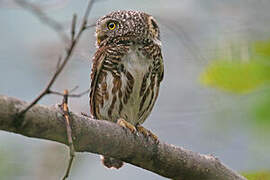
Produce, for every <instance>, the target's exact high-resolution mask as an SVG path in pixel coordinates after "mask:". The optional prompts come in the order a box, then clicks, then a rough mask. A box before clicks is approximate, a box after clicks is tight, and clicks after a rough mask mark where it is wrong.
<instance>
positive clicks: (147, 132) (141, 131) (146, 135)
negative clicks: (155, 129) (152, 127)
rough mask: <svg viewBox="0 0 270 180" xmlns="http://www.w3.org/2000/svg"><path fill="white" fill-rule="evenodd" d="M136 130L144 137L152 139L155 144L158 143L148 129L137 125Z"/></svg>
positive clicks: (156, 138)
mask: <svg viewBox="0 0 270 180" xmlns="http://www.w3.org/2000/svg"><path fill="white" fill-rule="evenodd" d="M136 128H137V130H138V132H140V133H142V134H143V135H144V136H145V137H150V138H152V139H153V140H154V142H155V143H156V144H158V143H159V140H158V137H157V136H156V135H155V134H154V133H152V132H151V131H149V130H148V129H146V128H144V127H143V126H141V125H137V126H136Z"/></svg>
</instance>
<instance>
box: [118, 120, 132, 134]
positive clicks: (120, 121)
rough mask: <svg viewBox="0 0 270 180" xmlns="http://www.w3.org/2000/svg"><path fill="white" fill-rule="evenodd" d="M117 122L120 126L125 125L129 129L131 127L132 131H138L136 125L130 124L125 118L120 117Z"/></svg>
mask: <svg viewBox="0 0 270 180" xmlns="http://www.w3.org/2000/svg"><path fill="white" fill-rule="evenodd" d="M117 124H118V125H119V126H122V127H124V128H127V129H129V130H130V131H131V132H132V133H134V134H135V133H136V128H135V126H134V125H132V124H130V123H129V122H127V121H126V120H124V119H122V118H120V119H118V120H117Z"/></svg>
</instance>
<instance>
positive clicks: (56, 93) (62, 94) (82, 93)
mask: <svg viewBox="0 0 270 180" xmlns="http://www.w3.org/2000/svg"><path fill="white" fill-rule="evenodd" d="M71 91H72V90H70V92H71ZM89 91H90V89H87V90H85V91H83V92H81V93H78V94H69V95H68V97H76V98H78V97H81V96H83V95H85V94H87V93H88V92H89ZM50 94H55V95H59V96H65V94H64V93H60V92H57V91H50Z"/></svg>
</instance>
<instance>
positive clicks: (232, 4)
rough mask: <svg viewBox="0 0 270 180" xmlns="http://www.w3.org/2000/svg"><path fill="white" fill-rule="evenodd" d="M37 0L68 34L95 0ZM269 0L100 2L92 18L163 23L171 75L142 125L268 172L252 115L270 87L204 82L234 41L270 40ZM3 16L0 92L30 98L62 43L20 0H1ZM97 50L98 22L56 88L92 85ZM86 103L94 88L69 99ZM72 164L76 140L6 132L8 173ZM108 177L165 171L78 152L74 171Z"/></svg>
mask: <svg viewBox="0 0 270 180" xmlns="http://www.w3.org/2000/svg"><path fill="white" fill-rule="evenodd" d="M31 2H35V3H38V4H39V5H42V7H43V8H44V11H45V12H46V13H47V14H48V15H49V16H50V17H52V18H54V19H56V20H58V21H59V22H61V23H62V24H63V25H64V27H65V28H66V31H67V32H68V30H69V27H70V22H71V18H72V14H73V13H77V14H78V16H79V17H81V16H82V14H83V12H84V10H85V7H86V4H87V1H86V0H78V1H70V0H48V1H46V2H43V1H41V0H39V1H38V0H32V1H31ZM269 8H270V1H268V0H257V1H253V0H237V1H235V0H227V1H218V0H204V1H200V0H182V1H179V0H168V1H162V0H148V1H142V0H138V1H126V0H114V1H113V0H100V1H97V2H96V3H95V4H94V7H93V9H92V11H91V13H90V18H89V23H90V24H92V23H95V21H96V20H97V19H98V18H99V17H100V16H103V15H105V14H107V13H109V12H111V11H114V10H119V9H125V10H139V11H144V12H147V13H148V14H151V15H153V16H154V17H155V18H156V19H157V21H158V22H159V25H160V28H161V38H162V44H163V48H162V53H163V57H164V63H165V76H164V80H163V82H162V84H161V90H160V94H159V98H158V100H157V103H156V105H155V107H154V109H153V112H152V114H151V116H150V117H149V118H148V119H147V120H146V122H145V123H144V126H145V127H146V128H148V129H150V130H151V131H152V132H154V133H155V134H156V135H158V136H159V139H160V140H161V141H164V142H167V143H170V144H174V145H177V146H182V147H184V148H187V149H190V150H192V151H195V152H200V153H204V154H213V155H214V156H217V157H218V158H219V159H220V160H221V161H222V162H224V163H225V164H227V165H228V166H229V167H231V168H233V169H235V170H237V171H240V172H243V171H256V170H265V169H268V170H269V169H270V156H269V152H270V142H269V138H270V133H268V132H264V130H263V129H260V128H257V127H254V125H253V123H252V121H251V120H252V117H251V116H250V113H249V111H250V107H251V106H252V104H254V103H255V102H256V100H257V99H258V98H262V97H263V95H264V93H265V91H267V90H268V91H269V88H268V89H267V88H265V89H261V90H258V91H255V92H252V93H248V94H244V95H236V94H233V93H227V92H223V91H219V90H217V89H213V88H209V87H206V86H203V85H202V84H201V83H200V82H199V78H200V74H201V73H202V72H203V70H204V69H205V67H206V66H207V64H208V63H209V62H211V60H212V59H214V58H215V57H216V56H217V54H218V55H219V56H222V55H224V54H228V53H231V51H230V48H229V47H230V45H231V44H233V45H235V46H237V48H238V49H240V53H238V54H240V55H239V57H240V58H243V56H248V55H249V53H245V50H248V48H249V47H248V46H247V44H248V43H249V42H251V41H256V40H264V39H269V37H270V33H269V28H270V21H269V18H270V13H269ZM0 24H1V28H0V94H3V95H7V96H14V97H17V98H20V99H22V100H25V101H28V102H29V101H31V100H33V99H34V98H35V97H36V96H37V95H38V94H39V93H40V91H41V90H42V89H43V88H44V87H45V85H46V83H47V82H48V80H49V79H50V77H51V76H52V74H53V73H54V71H55V67H56V63H57V59H58V57H59V55H61V54H63V48H64V44H63V43H62V42H61V39H60V38H59V37H58V36H57V34H55V32H54V31H52V30H51V29H50V28H48V27H47V26H46V25H44V24H42V23H40V21H39V20H38V19H37V18H36V17H34V16H33V15H32V14H31V13H29V12H28V11H26V10H24V9H21V8H20V7H18V6H16V5H15V4H14V3H12V1H8V0H2V1H0ZM228 46H229V47H228ZM228 49H229V51H228ZM95 51H96V47H95V39H94V28H92V29H89V30H87V31H85V32H84V34H83V37H82V38H81V41H80V42H79V44H78V47H77V48H76V50H75V53H74V55H73V57H72V59H71V61H70V62H69V64H68V65H67V66H66V68H65V69H64V71H63V73H62V74H61V75H60V76H59V78H58V79H57V82H56V83H55V85H54V86H53V89H54V90H57V91H63V90H64V89H72V88H73V87H75V86H77V85H78V86H79V90H78V92H81V91H84V90H86V89H87V88H88V87H89V84H90V76H89V75H90V68H91V58H92V56H93V54H94V52H95ZM242 52H244V53H242ZM247 59H248V58H247ZM247 81H248V80H247ZM60 102H61V97H56V96H53V95H49V96H46V97H45V98H43V99H42V100H41V101H40V103H41V104H45V105H49V106H50V105H55V104H57V103H60ZM88 102H89V99H88V95H85V96H83V97H81V98H78V99H70V109H71V110H72V111H74V112H77V113H80V112H86V113H89V105H88ZM67 163H68V148H67V147H66V146H64V145H61V144H58V143H55V142H51V141H45V140H40V139H34V138H27V137H24V136H21V135H17V134H12V133H7V132H4V131H0V177H1V176H2V177H4V179H16V180H17V179H18V180H24V179H28V180H31V179H33V180H34V179H44V180H45V179H46V180H50V179H59V178H60V177H62V175H63V174H64V170H65V168H66V166H67ZM107 178H110V179H112V180H114V179H115V180H116V179H117V180H119V179H127V178H128V179H129V180H137V179H148V180H157V179H165V178H163V177H161V176H158V175H156V174H153V173H151V172H149V171H146V170H143V169H141V168H138V167H135V166H132V165H129V164H125V166H124V167H123V168H121V169H120V170H109V169H106V168H104V167H103V165H102V164H101V162H100V159H99V155H96V154H90V153H77V154H76V158H75V163H74V165H73V168H72V170H71V179H81V180H86V179H107ZM1 179H2V178H1Z"/></svg>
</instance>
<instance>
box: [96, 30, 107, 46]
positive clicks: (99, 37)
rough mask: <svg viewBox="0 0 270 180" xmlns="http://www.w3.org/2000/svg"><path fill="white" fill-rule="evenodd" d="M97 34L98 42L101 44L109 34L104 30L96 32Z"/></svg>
mask: <svg viewBox="0 0 270 180" xmlns="http://www.w3.org/2000/svg"><path fill="white" fill-rule="evenodd" d="M96 35H97V44H98V45H100V43H101V42H102V41H103V40H104V39H106V38H107V37H108V36H107V35H106V34H105V33H103V32H102V31H97V32H96Z"/></svg>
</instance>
